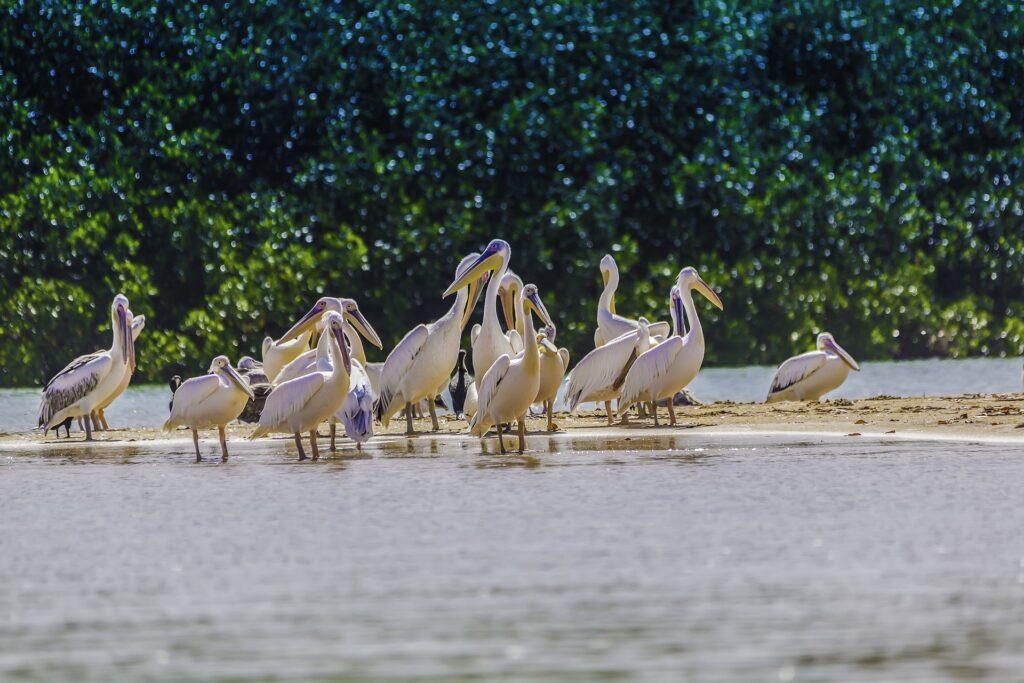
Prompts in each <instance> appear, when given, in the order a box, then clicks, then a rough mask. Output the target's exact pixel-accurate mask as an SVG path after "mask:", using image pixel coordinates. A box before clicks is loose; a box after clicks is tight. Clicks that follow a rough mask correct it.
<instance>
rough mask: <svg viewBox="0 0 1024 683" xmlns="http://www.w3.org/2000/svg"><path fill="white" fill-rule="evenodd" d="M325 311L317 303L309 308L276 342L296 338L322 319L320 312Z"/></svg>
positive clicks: (280, 342)
mask: <svg viewBox="0 0 1024 683" xmlns="http://www.w3.org/2000/svg"><path fill="white" fill-rule="evenodd" d="M321 313H323V309H321V308H318V307H317V306H316V305H315V304H314V306H313V308H311V309H309V312H308V313H306V315H304V316H302V317H301V318H299V322H297V323H295V324H294V325H292V327H291V329H290V330H288V331H287V332H285V333H284V334H282V335H281V337H280V338H279V339H278V340H277V341H276V342H275V343H277V344H283V343H285V342H286V341H288V340H290V339H295V338H296V337H298V336H299V335H300V334H302V333H303V332H305V331H306V330H308V329H309V328H310V327H312V326H313V325H314V324H316V321H317V320H319V319H320V314H321Z"/></svg>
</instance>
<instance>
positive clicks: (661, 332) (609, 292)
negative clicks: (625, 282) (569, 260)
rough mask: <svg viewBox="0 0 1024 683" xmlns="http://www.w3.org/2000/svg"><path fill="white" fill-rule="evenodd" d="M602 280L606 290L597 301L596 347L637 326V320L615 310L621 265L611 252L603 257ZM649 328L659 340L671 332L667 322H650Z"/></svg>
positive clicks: (652, 334)
mask: <svg viewBox="0 0 1024 683" xmlns="http://www.w3.org/2000/svg"><path fill="white" fill-rule="evenodd" d="M601 280H602V281H603V282H604V290H603V291H602V292H601V298H600V299H599V300H598V302H597V330H595V332H594V346H595V347H597V346H604V345H605V344H607V343H608V342H610V341H611V340H612V339H615V338H616V337H620V336H622V335H624V334H626V333H627V332H632V331H633V330H635V329H636V327H637V321H636V320H633V319H632V318H626V317H623V316H621V315H619V314H618V313H616V312H615V291H616V290H617V289H618V288H619V266H618V264H617V263H615V259H614V258H613V257H612V255H611V254H605V255H604V258H602V259H601ZM649 329H650V333H651V336H652V337H655V338H657V339H658V341H660V340H661V339H664V338H665V337H667V336H668V335H669V334H670V333H671V329H670V328H669V324H668V323H666V322H656V323H650V324H649Z"/></svg>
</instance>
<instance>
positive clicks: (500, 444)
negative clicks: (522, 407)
mask: <svg viewBox="0 0 1024 683" xmlns="http://www.w3.org/2000/svg"><path fill="white" fill-rule="evenodd" d="M494 426H495V427H496V428H497V430H498V447H499V448H501V454H502V455H505V437H503V436H502V435H501V423H500V422H495V423H494Z"/></svg>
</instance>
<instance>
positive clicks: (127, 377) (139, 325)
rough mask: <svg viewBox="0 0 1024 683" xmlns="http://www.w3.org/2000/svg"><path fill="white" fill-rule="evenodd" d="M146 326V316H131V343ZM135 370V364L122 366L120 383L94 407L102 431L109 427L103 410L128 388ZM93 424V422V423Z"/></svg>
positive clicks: (136, 339)
mask: <svg viewBox="0 0 1024 683" xmlns="http://www.w3.org/2000/svg"><path fill="white" fill-rule="evenodd" d="M145 327H146V316H144V315H141V314H140V315H136V316H132V343H133V344H134V343H135V342H136V341H138V339H139V334H141V333H142V330H143V329H145ZM134 372H135V364H134V363H132V364H131V365H125V366H124V376H123V377H121V383H120V384H118V385H117V387H116V388H115V389H114V391H113V392H112V393H111V394H110V396H108V397H107V398H106V399H104V401H103V402H102V403H101V404H100V405H99V406H98V407H97V408H96V412H95V415H96V419H97V420H99V423H100V425H101V426H102V427H103V429H104V431H106V430H108V429H110V425H109V424H107V417H106V415H104V414H103V411H104V410H105V409H106V407H107V406H109V405H110V404H111V403H113V402H114V399H116V398H117V397H118V396H120V395H121V394H123V393H124V390H125V389H127V388H128V385H129V384H130V383H131V381H132V374H133V373H134ZM93 426H95V424H94V425H93Z"/></svg>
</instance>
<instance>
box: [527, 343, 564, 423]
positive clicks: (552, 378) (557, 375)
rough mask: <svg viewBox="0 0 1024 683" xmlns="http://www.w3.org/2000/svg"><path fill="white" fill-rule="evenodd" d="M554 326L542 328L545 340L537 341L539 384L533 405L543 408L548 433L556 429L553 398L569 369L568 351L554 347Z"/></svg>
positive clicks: (556, 394)
mask: <svg viewBox="0 0 1024 683" xmlns="http://www.w3.org/2000/svg"><path fill="white" fill-rule="evenodd" d="M555 334H556V330H555V326H554V325H548V326H546V327H545V328H544V335H545V338H543V339H541V340H539V342H538V344H539V349H538V350H539V351H540V384H539V386H538V387H537V396H536V397H535V398H534V399H533V402H534V403H540V404H542V405H543V406H544V411H545V413H547V417H548V425H547V429H548V431H549V432H553V431H555V430H556V429H558V425H556V424H555V423H554V421H553V419H552V413H553V412H554V407H555V398H556V397H557V396H558V388H559V387H560V386H562V379H563V378H564V377H565V372H566V370H568V369H569V349H567V348H565V347H562V348H558V347H556V346H555V344H554V341H555Z"/></svg>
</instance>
